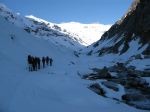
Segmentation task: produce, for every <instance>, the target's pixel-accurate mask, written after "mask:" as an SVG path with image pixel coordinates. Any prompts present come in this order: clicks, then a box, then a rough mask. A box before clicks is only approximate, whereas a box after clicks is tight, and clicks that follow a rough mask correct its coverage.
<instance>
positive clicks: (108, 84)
mask: <svg viewBox="0 0 150 112" xmlns="http://www.w3.org/2000/svg"><path fill="white" fill-rule="evenodd" d="M102 84H103V85H104V86H106V87H107V88H110V89H112V90H114V91H119V88H118V85H117V84H116V83H115V82H112V81H104V82H102Z"/></svg>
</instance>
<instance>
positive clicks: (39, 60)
mask: <svg viewBox="0 0 150 112" xmlns="http://www.w3.org/2000/svg"><path fill="white" fill-rule="evenodd" d="M40 63H41V59H40V58H37V64H38V69H40V66H41V64H40Z"/></svg>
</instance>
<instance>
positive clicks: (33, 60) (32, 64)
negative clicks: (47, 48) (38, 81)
mask: <svg viewBox="0 0 150 112" xmlns="http://www.w3.org/2000/svg"><path fill="white" fill-rule="evenodd" d="M27 61H28V66H29V71H37V70H39V69H41V68H45V66H46V65H47V66H48V65H50V66H52V62H53V59H52V58H49V57H48V56H47V57H42V59H40V58H39V57H36V56H31V55H28V60H27ZM41 64H42V65H41Z"/></svg>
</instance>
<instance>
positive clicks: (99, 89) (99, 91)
mask: <svg viewBox="0 0 150 112" xmlns="http://www.w3.org/2000/svg"><path fill="white" fill-rule="evenodd" d="M88 88H89V89H90V90H92V91H94V92H95V93H97V94H98V95H101V96H105V91H104V90H103V88H102V87H101V86H100V85H99V84H98V83H94V84H92V85H90V86H89V87H88Z"/></svg>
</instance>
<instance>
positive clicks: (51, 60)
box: [49, 58, 53, 66]
mask: <svg viewBox="0 0 150 112" xmlns="http://www.w3.org/2000/svg"><path fill="white" fill-rule="evenodd" d="M49 63H50V66H52V63H53V59H52V58H50V59H49Z"/></svg>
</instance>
